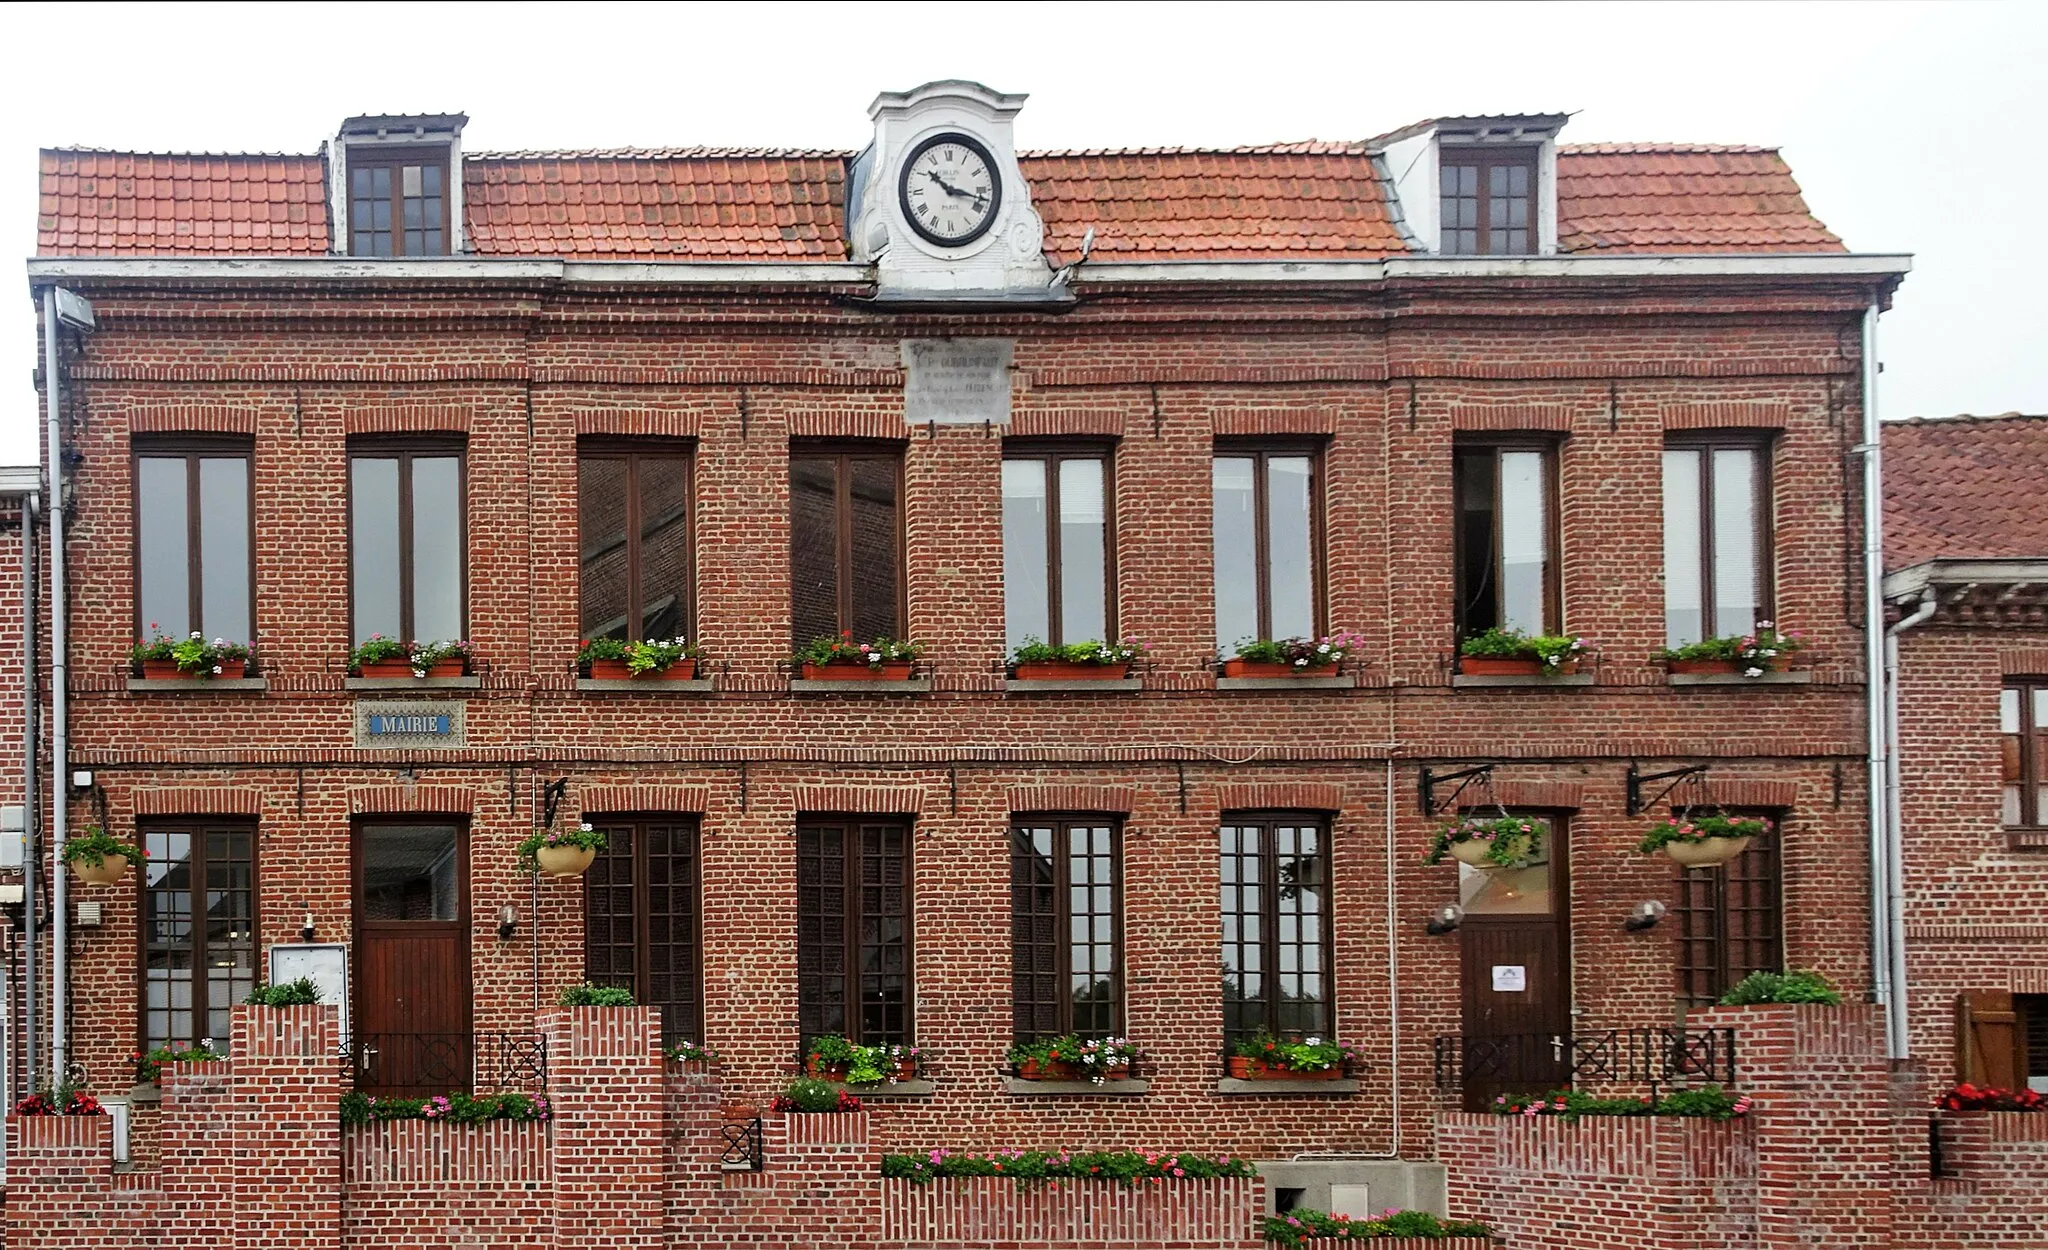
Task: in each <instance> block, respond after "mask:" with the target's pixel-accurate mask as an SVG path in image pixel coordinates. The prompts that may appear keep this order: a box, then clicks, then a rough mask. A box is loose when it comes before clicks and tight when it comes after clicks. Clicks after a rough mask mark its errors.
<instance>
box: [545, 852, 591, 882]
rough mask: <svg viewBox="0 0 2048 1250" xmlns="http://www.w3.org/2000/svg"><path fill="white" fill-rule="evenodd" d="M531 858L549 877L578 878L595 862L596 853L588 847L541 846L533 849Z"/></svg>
mask: <svg viewBox="0 0 2048 1250" xmlns="http://www.w3.org/2000/svg"><path fill="white" fill-rule="evenodd" d="M533 858H534V862H536V863H538V864H539V865H540V870H541V871H542V872H544V873H547V874H548V875H549V876H551V877H580V876H582V875H583V874H584V872H585V871H587V870H588V869H589V868H590V865H591V864H592V863H594V862H596V860H597V851H596V849H595V848H593V847H588V846H542V847H536V848H535V849H534V852H533Z"/></svg>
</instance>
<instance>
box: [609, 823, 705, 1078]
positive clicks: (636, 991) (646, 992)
mask: <svg viewBox="0 0 2048 1250" xmlns="http://www.w3.org/2000/svg"><path fill="white" fill-rule="evenodd" d="M584 819H586V820H588V821H589V822H590V823H591V824H592V825H593V826H595V827H597V828H599V829H606V828H611V829H618V828H621V827H630V828H631V830H632V835H633V836H632V849H631V851H630V855H631V858H632V862H633V882H632V886H631V889H632V891H633V914H632V921H633V978H632V981H633V983H632V984H631V985H630V986H628V987H627V988H629V989H631V990H632V991H633V1001H635V1002H637V1003H641V1004H643V1005H647V1006H660V1005H661V1004H658V1003H655V1002H654V994H653V988H652V987H653V976H652V973H651V971H650V969H649V966H648V965H649V964H650V963H651V962H652V960H651V955H652V951H653V941H652V932H651V931H652V928H653V911H652V909H651V907H650V906H649V898H648V886H649V883H648V879H647V878H648V871H647V865H648V859H649V856H648V850H647V837H646V831H647V829H648V827H649V826H653V825H668V826H672V827H677V828H687V829H688V830H689V831H690V852H689V860H690V872H691V879H690V894H691V909H690V911H691V919H692V921H693V923H692V924H691V926H690V933H689V937H688V941H687V945H688V946H689V947H690V949H691V951H692V952H693V956H694V957H693V960H692V962H693V964H694V966H695V972H694V973H693V974H692V975H691V976H690V978H689V981H690V985H689V994H690V998H689V1004H690V1014H691V1017H692V1019H693V1022H694V1027H692V1028H688V1029H673V1030H672V1029H670V1028H668V1027H667V1022H666V1020H664V1022H663V1029H662V1041H663V1043H664V1044H666V1045H674V1044H675V1043H677V1042H683V1041H687V1042H695V1043H698V1044H700V1045H701V1044H702V1043H703V1041H704V822H703V818H702V817H701V816H697V815H693V814H688V813H674V812H633V813H621V814H609V813H606V814H598V815H589V814H586V815H585V817H584ZM612 853H613V852H612V851H611V850H610V848H607V849H606V850H603V851H599V852H598V858H599V859H600V860H601V859H603V858H604V857H605V856H607V855H610V854H612ZM670 858H671V859H673V858H674V856H673V854H671V856H670ZM591 888H592V887H591V885H590V878H589V877H588V875H586V876H585V877H584V893H583V916H584V921H585V924H586V926H587V924H588V922H589V918H590V916H591V914H592V912H593V911H594V910H595V909H594V908H593V906H592V904H591V899H590V890H591ZM585 932H586V935H587V933H588V930H587V928H586V930H585ZM669 945H671V946H674V945H676V942H675V939H674V938H673V937H671V938H670V941H669ZM589 958H590V947H589V943H588V941H587V940H586V942H585V945H584V976H585V978H586V979H588V980H591V981H596V980H597V977H596V975H595V974H593V973H592V972H591V970H590V965H589ZM604 983H607V984H614V985H616V984H618V978H617V977H616V976H615V975H613V974H610V973H607V974H605V981H604Z"/></svg>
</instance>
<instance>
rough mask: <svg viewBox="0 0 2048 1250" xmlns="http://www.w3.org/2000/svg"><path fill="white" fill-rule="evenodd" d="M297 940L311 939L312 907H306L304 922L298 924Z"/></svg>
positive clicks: (308, 940) (307, 940)
mask: <svg viewBox="0 0 2048 1250" xmlns="http://www.w3.org/2000/svg"><path fill="white" fill-rule="evenodd" d="M299 940H300V941H301V942H310V941H312V940H313V909H312V908H310V907H308V908H307V909H306V923H304V924H302V925H300V926H299Z"/></svg>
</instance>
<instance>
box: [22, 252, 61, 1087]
mask: <svg viewBox="0 0 2048 1250" xmlns="http://www.w3.org/2000/svg"><path fill="white" fill-rule="evenodd" d="M57 296H58V292H57V291H55V290H46V291H44V292H43V398H44V400H45V401H46V403H47V404H48V409H49V412H48V426H49V429H48V436H49V459H48V460H47V461H46V462H45V463H46V464H47V465H48V466H49V475H50V493H49V495H48V497H47V498H48V499H49V524H48V527H47V528H48V529H49V531H50V774H49V775H50V777H51V778H52V780H51V782H50V787H49V789H50V840H49V841H50V913H51V914H50V923H51V938H50V1083H51V1085H53V1086H54V1085H56V1084H58V1083H59V1082H61V1081H63V1079H64V1072H65V1069H66V1067H67V1061H68V1059H69V1054H68V1046H67V1044H66V1041H67V1039H66V1032H67V1030H68V1029H69V1027H70V1021H69V1019H68V1018H67V1016H68V1008H69V1006H70V982H69V978H70V975H71V968H70V951H69V950H68V949H67V948H68V946H69V943H70V940H71V914H70V913H71V898H70V878H71V874H70V873H69V872H68V871H66V866H65V863H64V839H65V834H66V833H67V832H68V830H67V827H66V821H67V818H68V816H69V812H67V811H66V810H65V809H66V807H67V804H66V803H65V800H64V783H65V779H66V776H67V774H66V772H65V770H66V769H67V768H68V767H69V762H68V761H67V759H66V758H65V757H66V755H67V754H68V753H69V751H70V746H71V744H70V736H69V734H68V732H67V730H66V717H67V715H68V713H69V708H68V706H67V703H68V700H67V698H66V695H67V693H68V687H69V685H70V672H69V670H68V667H67V665H66V663H65V636H64V631H65V619H64V617H65V613H64V606H65V600H64V594H65V590H64V499H63V489H64V487H63V482H64V382H63V376H64V375H63V372H62V359H61V357H62V355H63V353H62V351H61V350H60V349H59V346H58V345H59V343H60V341H61V340H60V338H59V335H60V333H61V331H62V324H61V322H60V320H59V318H58V315H57ZM30 703H31V705H33V703H34V700H30ZM30 905H31V906H33V905H34V904H33V902H31V904H30Z"/></svg>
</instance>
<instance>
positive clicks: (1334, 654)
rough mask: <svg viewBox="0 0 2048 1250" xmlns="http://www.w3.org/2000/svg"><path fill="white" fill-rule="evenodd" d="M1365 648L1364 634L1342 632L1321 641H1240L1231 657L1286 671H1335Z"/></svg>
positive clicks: (1308, 639) (1329, 635) (1326, 635)
mask: <svg viewBox="0 0 2048 1250" xmlns="http://www.w3.org/2000/svg"><path fill="white" fill-rule="evenodd" d="M1364 645H1365V635H1364V634H1354V633H1352V632H1351V631H1349V630H1342V629H1340V630H1338V631H1337V632H1336V633H1334V634H1324V635H1323V636H1322V637H1320V638H1241V639H1239V640H1238V642H1237V644H1236V648H1235V654H1234V655H1233V656H1232V658H1233V659H1239V660H1245V661H1247V662H1249V663H1252V664H1285V665H1286V666H1287V667H1289V668H1335V667H1336V666H1337V665H1339V664H1342V663H1343V662H1344V661H1346V660H1348V659H1350V658H1351V653H1352V652H1353V651H1356V650H1357V649H1358V648H1360V647H1362V646H1364Z"/></svg>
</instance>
